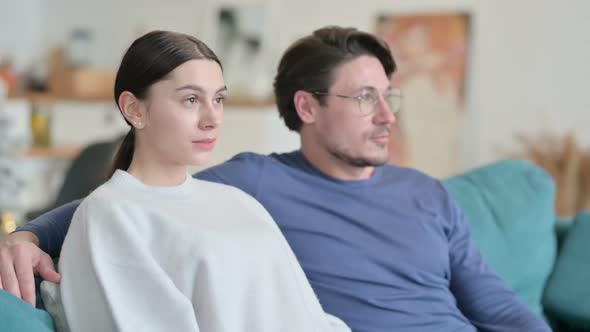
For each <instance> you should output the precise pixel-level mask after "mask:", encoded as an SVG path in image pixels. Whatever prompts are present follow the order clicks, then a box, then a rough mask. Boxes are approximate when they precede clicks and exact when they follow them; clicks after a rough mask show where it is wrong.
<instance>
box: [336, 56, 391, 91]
mask: <svg viewBox="0 0 590 332" xmlns="http://www.w3.org/2000/svg"><path fill="white" fill-rule="evenodd" d="M389 85H390V81H389V79H388V78H387V75H386V73H385V69H384V68H383V65H382V64H381V62H379V60H378V59H377V58H375V57H373V56H368V55H363V56H360V57H357V58H354V59H352V60H349V61H347V62H344V63H342V64H340V65H339V66H338V67H336V70H335V71H334V75H333V80H332V88H335V87H336V88H344V89H350V90H360V89H362V88H365V87H372V88H375V89H377V90H383V89H386V88H388V87H389Z"/></svg>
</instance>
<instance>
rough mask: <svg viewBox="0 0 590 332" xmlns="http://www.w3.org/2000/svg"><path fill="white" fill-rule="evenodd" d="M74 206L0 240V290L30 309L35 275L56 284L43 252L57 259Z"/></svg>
mask: <svg viewBox="0 0 590 332" xmlns="http://www.w3.org/2000/svg"><path fill="white" fill-rule="evenodd" d="M78 204H79V202H77V201H76V202H72V203H69V204H67V205H64V206H62V207H59V208H57V209H54V210H52V211H49V212H47V213H45V214H43V215H41V216H39V217H38V218H37V219H35V220H33V221H31V222H30V223H28V224H26V225H24V226H21V227H19V228H18V229H17V230H16V231H15V232H13V233H12V234H10V235H8V236H7V237H6V238H4V239H2V240H0V289H4V290H6V291H7V292H9V293H11V294H13V295H14V296H16V297H19V298H22V299H23V300H25V301H26V302H28V303H30V304H31V305H33V306H34V305H35V301H36V299H35V278H34V275H35V274H39V275H40V276H41V277H42V278H43V279H46V280H49V281H52V282H59V280H60V275H59V274H58V273H57V272H56V271H55V268H54V267H53V261H52V260H51V257H50V256H49V255H48V254H46V253H45V252H43V251H46V252H48V253H49V254H51V255H52V256H59V253H60V251H61V246H62V244H63V241H64V238H65V235H66V233H67V231H68V227H69V226H70V221H71V219H72V215H73V214H74V211H75V210H76V208H77V207H78ZM39 247H40V248H41V249H42V250H41V249H39Z"/></svg>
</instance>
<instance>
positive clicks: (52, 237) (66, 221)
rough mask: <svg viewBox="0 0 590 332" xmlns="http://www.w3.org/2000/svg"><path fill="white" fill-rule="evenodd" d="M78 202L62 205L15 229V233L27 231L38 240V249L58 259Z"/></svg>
mask: <svg viewBox="0 0 590 332" xmlns="http://www.w3.org/2000/svg"><path fill="white" fill-rule="evenodd" d="M79 204H80V201H73V202H71V203H68V204H65V205H62V206H60V207H58V208H55V209H53V210H51V211H49V212H46V213H44V214H42V215H40V216H39V217H37V218H35V219H33V220H31V221H30V222H28V223H26V224H25V225H23V226H20V227H19V228H17V230H16V232H20V231H29V232H32V233H33V234H35V235H36V236H37V238H39V248H41V250H43V251H45V252H46V253H48V254H49V255H50V256H52V257H59V254H60V251H61V246H62V244H63V242H64V238H65V236H66V233H67V232H68V228H69V227H70V222H71V221H72V216H73V215H74V211H76V209H77V208H78V205H79Z"/></svg>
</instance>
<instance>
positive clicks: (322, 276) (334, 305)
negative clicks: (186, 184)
mask: <svg viewBox="0 0 590 332" xmlns="http://www.w3.org/2000/svg"><path fill="white" fill-rule="evenodd" d="M195 176H196V177H198V178H200V179H204V180H210V181H215V182H221V183H225V184H229V185H233V186H236V187H238V188H240V189H242V190H244V191H245V192H247V193H249V194H250V195H252V196H253V197H255V198H256V199H257V200H258V201H260V202H261V203H262V205H263V206H264V207H265V208H266V209H267V210H268V211H269V212H270V214H271V215H272V217H273V218H274V219H275V221H276V222H277V224H278V225H279V227H280V229H281V231H282V232H283V234H284V235H285V237H286V238H287V241H288V242H289V244H290V245H291V247H292V248H293V251H294V252H295V255H296V256H297V258H298V260H299V262H300V263H301V265H302V267H303V270H304V271H305V273H306V276H307V277H308V279H309V281H310V282H311V285H312V287H313V289H314V291H315V292H316V294H317V295H318V297H319V299H320V302H321V304H322V306H323V307H324V309H325V311H326V312H328V313H331V314H333V315H335V316H337V317H340V318H341V319H343V320H344V321H345V322H346V323H347V324H348V325H349V326H350V327H351V328H352V329H353V331H361V332H377V331H379V332H381V331H407V332H424V331H476V329H477V330H479V331H550V329H549V327H547V325H546V324H545V323H544V321H543V320H541V319H540V318H539V317H537V316H536V315H534V314H533V313H532V312H530V311H529V310H528V309H527V307H526V306H525V305H524V304H523V303H522V302H521V301H520V300H518V299H517V298H516V296H515V295H514V294H513V292H512V291H511V290H510V289H508V287H507V286H506V285H505V283H504V282H503V281H502V280H501V279H500V278H499V277H498V276H497V275H496V274H495V273H494V272H493V271H492V270H491V269H490V268H489V266H488V265H487V264H486V263H485V262H484V261H483V259H482V257H481V255H480V253H479V250H478V249H477V247H476V245H475V244H474V242H473V241H472V239H471V235H470V227H469V223H468V221H467V220H466V217H465V216H464V214H463V213H462V211H461V210H460V209H459V208H458V206H457V204H456V203H455V202H454V200H453V199H452V198H451V197H450V196H449V194H448V193H447V192H446V190H445V189H444V188H443V186H442V185H441V183H440V182H439V181H437V180H435V179H433V178H431V177H428V176H426V175H424V174H422V173H419V172H417V171H415V170H411V169H407V168H400V167H395V166H382V167H377V168H376V170H375V174H374V175H373V176H372V177H371V178H370V179H368V180H360V181H341V180H337V179H334V178H332V177H329V176H327V175H325V174H323V173H321V172H320V171H319V170H317V169H316V168H314V167H313V166H312V165H311V164H310V163H309V162H307V160H306V159H305V158H304V157H303V155H302V154H301V152H299V151H296V152H292V153H286V154H272V155H270V156H262V155H257V154H253V153H243V154H239V155H237V156H235V157H234V158H233V159H231V160H229V161H227V162H225V163H223V164H221V165H218V166H215V167H212V168H209V169H207V170H205V171H202V172H200V173H198V174H196V175H195ZM77 204H78V203H77V202H73V203H70V204H68V205H65V206H62V207H61V208H58V209H56V210H54V211H51V212H49V213H47V214H45V215H43V216H41V217H40V218H38V219H36V220H34V221H32V222H30V223H28V224H27V225H25V226H23V227H21V228H20V230H29V231H32V232H34V233H35V234H36V235H37V236H38V237H39V240H40V245H41V248H42V249H44V250H46V251H48V252H49V253H50V254H52V255H54V256H57V255H58V254H59V250H60V247H61V244H62V242H63V238H64V236H65V233H66V232H67V228H68V226H69V222H70V219H71V216H72V215H73V212H74V210H75V209H76V207H77ZM228 208H230V207H228ZM195 216H198V211H195Z"/></svg>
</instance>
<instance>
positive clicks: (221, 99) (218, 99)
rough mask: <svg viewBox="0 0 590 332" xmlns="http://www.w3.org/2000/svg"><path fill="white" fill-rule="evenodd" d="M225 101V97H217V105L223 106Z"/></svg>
mask: <svg viewBox="0 0 590 332" xmlns="http://www.w3.org/2000/svg"><path fill="white" fill-rule="evenodd" d="M224 100H225V97H217V98H215V103H216V104H223V101H224Z"/></svg>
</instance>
